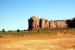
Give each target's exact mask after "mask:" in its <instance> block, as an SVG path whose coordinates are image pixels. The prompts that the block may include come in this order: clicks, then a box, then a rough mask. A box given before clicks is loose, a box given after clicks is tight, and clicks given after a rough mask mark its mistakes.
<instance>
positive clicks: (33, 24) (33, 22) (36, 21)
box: [28, 16, 39, 29]
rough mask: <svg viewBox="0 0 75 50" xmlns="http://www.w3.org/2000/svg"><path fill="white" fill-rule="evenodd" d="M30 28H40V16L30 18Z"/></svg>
mask: <svg viewBox="0 0 75 50" xmlns="http://www.w3.org/2000/svg"><path fill="white" fill-rule="evenodd" d="M28 23H29V29H38V28H39V17H37V16H32V17H31V18H30V19H28Z"/></svg>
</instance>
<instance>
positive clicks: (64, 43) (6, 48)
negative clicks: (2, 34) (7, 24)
mask: <svg viewBox="0 0 75 50" xmlns="http://www.w3.org/2000/svg"><path fill="white" fill-rule="evenodd" d="M0 50H75V35H61V34H58V35H55V36H53V35H52V37H42V38H40V37H38V38H35V37H32V38H29V37H10V38H0Z"/></svg>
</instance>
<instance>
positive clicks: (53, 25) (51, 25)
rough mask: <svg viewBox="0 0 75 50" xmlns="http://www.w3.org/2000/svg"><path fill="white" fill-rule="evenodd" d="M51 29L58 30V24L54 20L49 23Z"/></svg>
mask: <svg viewBox="0 0 75 50" xmlns="http://www.w3.org/2000/svg"><path fill="white" fill-rule="evenodd" d="M49 28H51V29H54V28H56V23H55V21H53V20H51V21H49Z"/></svg>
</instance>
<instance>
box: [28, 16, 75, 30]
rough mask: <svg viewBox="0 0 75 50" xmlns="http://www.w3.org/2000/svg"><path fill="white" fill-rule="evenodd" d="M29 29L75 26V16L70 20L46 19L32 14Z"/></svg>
mask: <svg viewBox="0 0 75 50" xmlns="http://www.w3.org/2000/svg"><path fill="white" fill-rule="evenodd" d="M28 25H29V29H56V28H59V29H60V28H68V27H75V18H73V19H70V20H50V21H48V20H46V19H43V18H41V19H39V17H38V16H32V17H31V18H30V19H28Z"/></svg>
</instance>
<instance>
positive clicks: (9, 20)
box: [0, 0, 75, 30]
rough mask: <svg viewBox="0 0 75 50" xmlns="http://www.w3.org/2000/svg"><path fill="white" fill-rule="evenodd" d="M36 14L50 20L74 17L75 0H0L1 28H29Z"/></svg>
mask: <svg viewBox="0 0 75 50" xmlns="http://www.w3.org/2000/svg"><path fill="white" fill-rule="evenodd" d="M34 15H35V16H39V17H40V18H46V19H48V20H56V19H61V20H62V19H69V18H73V17H74V16H75V0H0V30H2V29H5V30H17V29H21V30H24V29H27V28H28V19H29V18H30V17H31V16H34Z"/></svg>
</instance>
